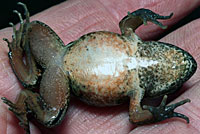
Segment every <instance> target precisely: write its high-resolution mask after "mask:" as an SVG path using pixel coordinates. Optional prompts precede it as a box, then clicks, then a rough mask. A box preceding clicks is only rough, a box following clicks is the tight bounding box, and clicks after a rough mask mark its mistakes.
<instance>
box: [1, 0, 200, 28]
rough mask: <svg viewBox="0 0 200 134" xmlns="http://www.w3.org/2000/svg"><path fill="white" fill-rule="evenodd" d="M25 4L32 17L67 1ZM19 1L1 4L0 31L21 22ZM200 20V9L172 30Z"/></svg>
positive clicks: (26, 0) (31, 0) (29, 0)
mask: <svg viewBox="0 0 200 134" xmlns="http://www.w3.org/2000/svg"><path fill="white" fill-rule="evenodd" d="M20 1H21V2H23V3H25V4H26V5H27V7H28V9H29V12H30V15H34V14H36V13H37V12H41V11H43V10H45V9H47V8H49V7H51V6H53V5H56V4H59V3H61V2H63V1H66V0H20ZM17 2H19V0H3V1H1V4H0V29H2V28H5V27H8V26H9V25H8V23H9V22H13V23H14V24H16V23H18V22H19V18H18V17H17V15H16V14H13V12H12V11H13V10H15V9H17V10H18V11H19V12H22V13H23V12H24V10H23V8H22V7H21V6H18V5H17ZM197 18H200V7H198V8H197V9H196V10H194V11H193V12H192V13H191V14H189V15H188V16H187V17H185V18H184V19H183V20H181V21H180V22H178V23H177V24H176V25H175V26H174V27H173V28H172V29H170V30H174V29H176V28H178V27H180V26H182V25H184V24H186V23H188V22H190V21H192V20H194V19H197Z"/></svg>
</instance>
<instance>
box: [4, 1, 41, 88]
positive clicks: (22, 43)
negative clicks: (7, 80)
mask: <svg viewBox="0 0 200 134" xmlns="http://www.w3.org/2000/svg"><path fill="white" fill-rule="evenodd" d="M18 4H19V5H22V6H23V7H24V9H25V16H26V21H25V22H24V21H23V19H22V16H21V14H20V13H19V12H18V11H16V10H14V11H13V12H14V13H16V14H17V15H18V16H19V19H20V27H19V29H18V30H16V28H15V26H14V25H13V24H12V23H10V25H11V26H12V27H13V36H12V41H11V42H9V41H8V39H5V38H4V40H5V41H6V42H7V43H8V47H9V52H8V56H9V60H10V64H11V66H12V69H13V71H14V73H15V75H16V76H17V78H18V80H19V81H20V82H21V83H22V85H23V86H24V87H31V86H34V85H36V83H37V79H38V77H39V75H40V71H39V69H38V68H37V66H36V62H35V61H34V58H33V56H32V54H31V52H30V46H29V40H28V37H27V31H28V25H29V24H30V22H29V12H28V10H27V7H26V5H25V4H23V3H20V2H19V3H18Z"/></svg>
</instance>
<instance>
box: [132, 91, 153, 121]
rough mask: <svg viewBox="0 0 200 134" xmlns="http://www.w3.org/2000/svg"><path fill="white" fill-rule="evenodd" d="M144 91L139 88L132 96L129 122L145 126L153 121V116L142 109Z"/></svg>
mask: <svg viewBox="0 0 200 134" xmlns="http://www.w3.org/2000/svg"><path fill="white" fill-rule="evenodd" d="M144 92H145V91H144V90H143V89H141V88H138V90H135V91H134V92H133V93H132V94H129V96H130V104H129V117H130V118H129V120H130V122H132V123H134V124H145V123H148V122H149V121H151V120H152V119H153V115H152V113H151V112H150V111H149V110H144V109H142V107H141V101H142V98H143V97H144Z"/></svg>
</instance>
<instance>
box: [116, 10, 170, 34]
mask: <svg viewBox="0 0 200 134" xmlns="http://www.w3.org/2000/svg"><path fill="white" fill-rule="evenodd" d="M172 16H173V13H171V14H170V15H169V16H161V15H159V14H157V13H154V12H153V11H151V10H149V9H144V8H141V9H138V10H136V11H134V12H132V13H130V12H128V15H127V16H125V17H124V18H123V19H122V20H121V21H120V23H119V26H120V29H121V32H122V34H125V33H126V31H127V29H128V28H131V29H132V30H133V32H134V31H135V30H136V29H137V28H138V27H139V26H140V25H142V24H144V25H146V24H147V21H150V22H152V23H154V24H156V25H158V26H159V27H161V28H162V29H166V28H167V26H164V25H163V24H162V23H161V22H159V21H158V20H157V19H162V20H166V19H170V18H171V17H172Z"/></svg>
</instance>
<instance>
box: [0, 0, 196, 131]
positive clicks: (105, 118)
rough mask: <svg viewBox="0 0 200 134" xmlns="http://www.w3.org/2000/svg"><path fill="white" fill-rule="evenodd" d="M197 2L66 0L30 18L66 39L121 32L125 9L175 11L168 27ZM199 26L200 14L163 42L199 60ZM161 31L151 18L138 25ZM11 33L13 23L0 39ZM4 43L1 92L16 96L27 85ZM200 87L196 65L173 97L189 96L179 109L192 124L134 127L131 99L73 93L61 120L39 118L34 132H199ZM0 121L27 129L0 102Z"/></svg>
mask: <svg viewBox="0 0 200 134" xmlns="http://www.w3.org/2000/svg"><path fill="white" fill-rule="evenodd" d="M199 5H200V0H193V1H191V0H165V1H163V0H155V1H153V2H151V1H146V0H124V1H121V0H109V1H108V0H96V1H94V0H68V1H66V2H63V3H61V4H59V5H56V6H54V7H51V8H50V9H47V10H45V11H43V12H41V13H39V14H37V15H35V16H33V17H31V20H39V21H42V22H44V23H46V24H47V25H49V26H50V27H51V28H52V29H53V30H54V31H55V32H56V33H57V34H58V35H59V36H60V38H61V39H62V40H63V41H64V43H65V44H67V43H69V42H71V41H73V40H76V39H77V38H79V37H80V36H81V35H84V34H86V33H89V32H92V31H99V30H104V31H111V32H117V33H120V30H119V27H118V23H119V21H120V20H121V19H122V18H123V17H124V16H125V15H127V11H130V12H132V11H135V10H137V9H139V8H148V9H151V10H152V11H154V12H156V13H159V14H161V15H169V14H170V13H171V12H173V13H174V16H173V17H172V18H171V19H170V20H166V21H164V24H165V25H168V26H169V28H170V26H172V25H173V24H175V23H177V22H178V21H179V20H181V19H182V18H183V17H185V16H187V15H188V14H189V13H190V12H191V11H192V10H194V9H195V8H196V7H198V6H199ZM199 31H200V19H197V20H194V21H192V22H190V23H188V24H187V25H185V26H183V27H181V28H179V29H177V30H175V31H173V32H172V33H170V34H168V35H166V36H165V37H164V38H162V39H161V41H163V42H167V43H171V44H174V45H177V46H179V47H181V48H183V49H184V50H186V51H188V52H189V53H191V54H192V55H193V57H194V58H195V60H196V61H197V63H198V64H199V63H200V53H199V51H200V43H199V42H200V38H199V37H200V32H199ZM163 32H164V30H162V29H160V28H159V27H158V26H156V25H154V24H151V23H148V25H147V26H141V27H140V28H139V29H138V30H137V34H138V35H139V37H141V38H142V39H144V40H152V39H154V38H156V37H157V36H159V35H160V34H161V33H163ZM11 35H12V28H5V29H2V30H0V39H2V38H8V39H9V40H11ZM0 44H1V45H0V61H1V62H0V70H1V71H0V97H3V96H4V97H7V98H8V99H9V100H11V101H14V100H15V98H16V96H17V94H18V93H19V92H20V90H22V88H23V87H22V86H21V84H20V83H19V82H18V80H17V79H16V77H15V75H14V73H13V71H12V69H11V66H10V64H9V60H8V56H7V52H8V47H7V44H6V42H4V41H3V40H0ZM199 87H200V71H199V69H197V71H196V73H195V74H194V76H193V77H192V78H191V79H190V80H189V81H187V82H186V83H185V84H184V85H183V87H182V89H183V90H184V92H182V94H181V95H180V96H176V99H175V100H173V102H172V103H175V102H177V101H180V100H183V99H185V98H189V99H191V103H187V104H185V105H183V106H181V107H179V108H177V109H176V111H177V112H180V113H182V114H185V115H187V116H188V117H189V118H190V124H187V123H186V122H185V121H183V120H181V119H177V118H172V119H168V120H165V121H162V122H160V123H156V124H150V125H145V126H139V127H136V126H135V125H133V124H131V123H130V122H129V117H128V103H127V104H123V105H120V106H116V107H106V108H98V107H94V106H88V105H87V104H84V103H82V102H81V101H79V100H78V99H77V98H74V97H72V99H71V102H70V107H69V109H68V112H67V114H66V117H65V119H64V121H63V122H62V124H60V125H59V126H57V127H54V128H44V127H43V126H42V125H40V124H38V123H34V124H32V123H30V126H31V128H30V129H31V134H40V133H48V134H55V133H56V134H127V133H129V134H139V133H143V134H157V133H162V134H168V133H171V134H180V133H181V134H188V133H192V134H197V133H200V121H199V120H200V116H199V113H200V105H199V104H200V99H199V96H200V90H199ZM183 90H182V91H183ZM0 120H1V121H0V133H1V134H13V133H15V134H21V133H24V131H23V129H22V128H21V127H20V126H19V125H18V120H17V118H16V117H15V115H14V114H13V113H12V112H10V111H9V110H8V107H7V106H6V105H5V104H3V103H2V101H0ZM32 121H33V122H35V121H34V120H32Z"/></svg>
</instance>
